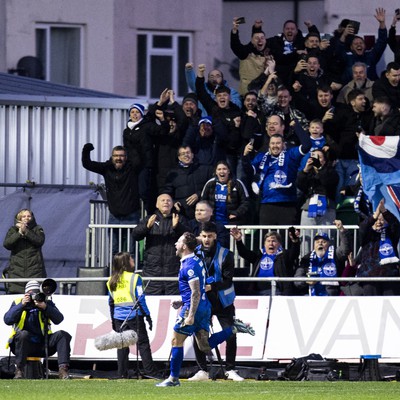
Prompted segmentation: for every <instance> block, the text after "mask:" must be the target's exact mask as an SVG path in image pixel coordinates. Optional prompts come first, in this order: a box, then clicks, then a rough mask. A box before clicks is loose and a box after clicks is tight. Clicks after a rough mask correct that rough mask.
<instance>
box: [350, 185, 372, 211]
mask: <svg viewBox="0 0 400 400" xmlns="http://www.w3.org/2000/svg"><path fill="white" fill-rule="evenodd" d="M362 205H364V207H362V208H363V209H364V208H365V210H364V211H366V212H367V213H368V215H366V214H365V213H364V212H363V211H362V210H361V209H360V206H362ZM353 206H354V211H355V212H356V213H357V214H360V215H361V216H362V217H364V218H365V217H369V216H370V215H371V214H372V204H371V202H370V201H369V198H368V197H367V196H366V194H365V193H364V190H363V187H362V186H360V188H359V189H358V192H357V195H356V197H355V199H354V204H353Z"/></svg>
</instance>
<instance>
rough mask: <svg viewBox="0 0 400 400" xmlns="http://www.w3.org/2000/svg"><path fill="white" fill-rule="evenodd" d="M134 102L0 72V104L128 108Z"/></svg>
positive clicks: (125, 98) (111, 95)
mask: <svg viewBox="0 0 400 400" xmlns="http://www.w3.org/2000/svg"><path fill="white" fill-rule="evenodd" d="M135 101H138V99H133V98H129V97H124V96H120V95H116V94H113V93H107V92H100V91H97V90H90V89H83V88H80V87H76V86H70V85H62V84H58V83H53V82H48V81H44V80H41V79H34V78H28V77H24V76H18V75H13V74H6V73H0V104H3V105H4V104H8V105H15V104H19V105H37V104H40V105H43V104H46V105H52V104H54V105H57V106H75V107H77V106H89V105H90V107H109V106H110V105H111V107H113V106H115V107H116V108H121V107H123V108H128V107H129V105H130V104H132V103H133V102H135Z"/></svg>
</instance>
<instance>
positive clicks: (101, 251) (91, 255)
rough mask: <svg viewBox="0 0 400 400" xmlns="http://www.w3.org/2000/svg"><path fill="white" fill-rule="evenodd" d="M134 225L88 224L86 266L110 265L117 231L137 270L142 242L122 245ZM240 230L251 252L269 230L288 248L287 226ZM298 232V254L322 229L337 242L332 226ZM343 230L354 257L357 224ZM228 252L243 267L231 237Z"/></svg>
mask: <svg viewBox="0 0 400 400" xmlns="http://www.w3.org/2000/svg"><path fill="white" fill-rule="evenodd" d="M135 226H136V225H108V224H93V223H91V224H89V226H88V229H87V235H86V237H87V243H86V264H85V265H86V266H87V267H104V266H107V265H108V266H110V265H111V264H112V248H113V232H114V231H115V230H117V231H118V235H117V236H118V238H119V240H118V242H119V243H118V251H128V252H130V253H131V254H132V255H133V256H134V258H135V265H136V268H137V269H140V266H141V261H142V258H141V256H142V253H143V249H144V248H145V241H141V242H139V243H137V242H135V241H134V240H133V239H132V237H131V234H129V235H127V240H126V243H124V246H125V247H123V245H122V236H123V234H124V233H125V232H124V231H130V230H132V229H133V228H134V227H135ZM226 227H227V229H230V228H232V227H233V225H226ZM238 228H239V229H241V231H242V234H243V238H244V240H245V242H246V245H247V246H248V247H249V248H250V249H251V250H258V249H261V248H262V247H263V238H264V235H265V234H266V233H267V232H268V231H271V230H273V231H279V232H280V233H281V236H282V239H283V247H284V248H287V247H288V245H289V240H290V239H289V234H288V229H289V228H290V226H285V225H282V226H281V225H274V226H262V225H241V226H238ZM295 228H298V229H299V230H300V238H301V251H300V254H301V255H305V254H307V253H308V252H309V251H311V246H312V238H313V237H314V235H315V234H316V233H317V232H319V231H321V230H323V231H324V232H327V233H328V234H329V235H330V237H332V239H333V241H334V242H335V243H336V244H337V243H339V231H338V230H337V229H336V227H335V226H334V225H323V226H315V225H307V226H295ZM345 228H346V229H348V230H350V231H351V233H352V246H351V247H352V251H353V254H357V250H358V225H348V226H347V225H346V226H345ZM229 247H230V250H231V251H232V252H233V253H234V255H235V257H234V260H235V268H243V267H244V266H245V261H244V260H243V259H242V258H240V257H239V255H238V253H237V250H236V245H235V241H234V239H233V238H232V237H231V241H230V246H229Z"/></svg>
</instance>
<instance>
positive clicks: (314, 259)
mask: <svg viewBox="0 0 400 400" xmlns="http://www.w3.org/2000/svg"><path fill="white" fill-rule="evenodd" d="M308 276H312V277H316V278H334V277H337V268H336V262H335V246H329V248H328V250H327V251H326V253H325V254H324V256H323V257H322V258H319V257H318V256H317V254H316V252H315V250H313V251H312V252H311V255H310V265H309V267H308ZM327 285H330V286H337V285H339V283H338V282H329V281H325V282H324V281H320V282H316V283H315V284H314V285H312V286H310V288H309V294H310V296H328V292H327V290H326V286H327Z"/></svg>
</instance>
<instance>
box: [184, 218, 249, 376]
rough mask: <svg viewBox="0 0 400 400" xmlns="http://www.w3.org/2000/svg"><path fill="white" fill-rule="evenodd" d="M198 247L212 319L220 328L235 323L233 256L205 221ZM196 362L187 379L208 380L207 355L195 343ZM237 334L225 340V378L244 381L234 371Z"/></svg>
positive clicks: (215, 231)
mask: <svg viewBox="0 0 400 400" xmlns="http://www.w3.org/2000/svg"><path fill="white" fill-rule="evenodd" d="M200 240H201V244H200V246H198V247H197V248H196V251H195V254H196V255H197V257H199V259H200V260H202V261H203V264H204V267H205V272H206V294H207V297H208V300H209V301H210V303H211V316H213V315H215V316H216V317H217V318H218V322H219V324H220V325H221V327H222V329H225V328H227V327H230V326H232V325H233V323H234V317H235V306H234V304H233V302H234V300H235V289H234V286H233V275H234V260H233V253H232V252H231V251H229V250H228V249H226V248H224V247H222V246H221V245H220V244H219V243H218V241H217V227H216V225H215V224H214V223H213V222H205V223H203V224H202V225H201V227H200ZM194 350H195V353H196V359H197V362H198V364H199V366H200V370H199V371H198V372H197V373H196V374H195V375H194V376H193V377H191V378H189V380H191V381H202V380H207V379H208V372H207V361H206V354H205V353H203V352H202V351H200V349H199V347H198V346H197V345H196V342H195V343H194ZM236 350H237V341H236V335H232V336H231V337H230V338H229V339H228V340H227V341H226V373H225V375H226V378H227V379H231V380H234V381H243V380H244V379H243V378H242V377H241V376H239V374H238V373H237V371H236V370H235V366H236V362H235V359H236Z"/></svg>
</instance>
